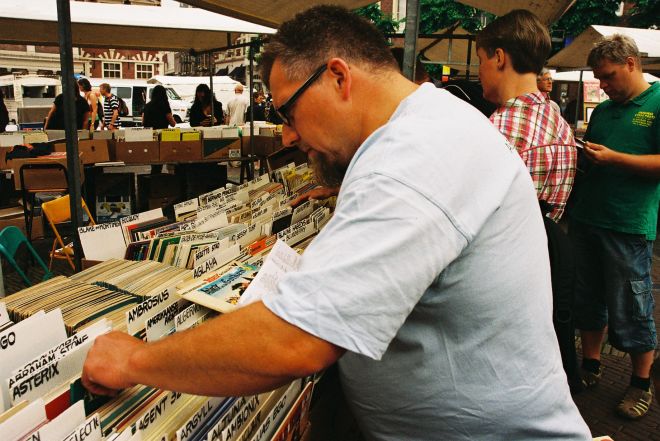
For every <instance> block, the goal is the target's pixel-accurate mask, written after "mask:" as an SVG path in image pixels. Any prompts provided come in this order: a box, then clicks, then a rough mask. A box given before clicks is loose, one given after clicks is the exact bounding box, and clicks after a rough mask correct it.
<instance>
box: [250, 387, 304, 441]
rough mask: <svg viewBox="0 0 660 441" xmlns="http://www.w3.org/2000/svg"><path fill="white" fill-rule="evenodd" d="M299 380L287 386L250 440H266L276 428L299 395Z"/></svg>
mask: <svg viewBox="0 0 660 441" xmlns="http://www.w3.org/2000/svg"><path fill="white" fill-rule="evenodd" d="M301 387H302V386H301V380H296V381H294V382H293V383H291V385H290V386H289V387H288V389H287V390H286V392H284V394H283V395H282V396H281V397H280V399H279V400H278V401H277V403H276V404H275V406H273V409H272V410H271V411H270V412H269V414H268V415H267V416H266V418H265V419H264V421H263V423H261V427H259V430H258V431H257V433H255V434H254V436H253V437H252V441H268V440H270V438H271V437H272V436H273V434H274V433H275V430H277V427H278V426H279V424H280V423H281V422H282V420H283V419H284V416H285V415H286V413H287V412H288V411H289V409H290V408H291V406H292V405H293V403H294V401H295V400H296V399H297V398H298V396H299V395H300V390H301Z"/></svg>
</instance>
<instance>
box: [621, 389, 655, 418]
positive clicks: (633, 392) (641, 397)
mask: <svg viewBox="0 0 660 441" xmlns="http://www.w3.org/2000/svg"><path fill="white" fill-rule="evenodd" d="M652 400H653V393H652V392H651V388H649V389H648V390H643V389H639V388H637V387H632V386H628V389H627V390H626V394H625V395H624V396H623V400H621V402H620V403H619V405H618V406H616V411H617V413H618V414H619V415H621V416H622V417H625V418H629V419H631V420H636V419H639V418H641V417H643V416H644V415H646V412H648V411H649V407H651V401H652Z"/></svg>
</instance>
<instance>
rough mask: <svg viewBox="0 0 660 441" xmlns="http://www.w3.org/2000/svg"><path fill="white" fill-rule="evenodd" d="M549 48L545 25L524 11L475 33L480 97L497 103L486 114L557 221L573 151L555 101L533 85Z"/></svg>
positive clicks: (568, 182) (571, 174) (569, 181)
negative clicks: (523, 165) (480, 89)
mask: <svg viewBox="0 0 660 441" xmlns="http://www.w3.org/2000/svg"><path fill="white" fill-rule="evenodd" d="M549 53H550V34H549V33H548V28H547V27H546V26H545V25H543V23H541V21H540V20H539V19H538V18H537V17H536V16H535V15H534V14H532V13H531V12H529V11H524V10H516V11H511V12H510V13H509V14H506V15H504V16H502V17H500V18H499V19H497V20H495V21H494V22H492V23H491V24H490V25H488V26H487V27H486V28H485V29H484V30H483V31H481V32H480V33H479V35H477V56H478V57H479V63H480V65H479V79H480V80H481V83H482V86H483V89H484V97H485V98H486V99H487V100H489V101H491V102H493V103H495V104H497V105H498V108H497V109H496V110H495V112H494V113H493V114H492V115H491V117H490V120H491V121H492V123H493V124H494V125H495V127H497V128H498V129H499V131H500V132H501V133H502V134H503V135H504V136H505V137H506V138H507V139H508V140H509V142H510V143H511V145H512V146H513V147H515V149H516V150H517V151H518V153H519V154H520V156H521V157H522V159H523V161H524V162H525V164H527V167H528V168H529V172H530V174H531V176H532V181H533V182H534V185H535V187H536V194H537V196H538V198H539V200H540V201H543V202H544V203H542V206H544V211H546V215H547V216H548V217H549V218H550V219H552V220H553V221H555V222H558V221H559V219H560V218H561V216H562V214H563V213H564V207H565V206H566V201H567V200H568V196H569V194H570V193H571V188H572V187H573V179H574V177H575V169H576V163H577V151H576V149H575V140H574V138H573V134H572V133H571V129H570V127H569V125H568V123H567V122H566V121H565V120H564V119H563V118H562V117H561V113H560V110H559V106H557V104H556V103H555V102H553V101H551V100H550V99H549V98H548V96H547V94H545V93H542V92H540V91H539V90H538V87H537V83H536V77H537V75H538V74H539V72H541V70H542V69H543V64H544V63H545V60H546V58H547V56H548V54H549Z"/></svg>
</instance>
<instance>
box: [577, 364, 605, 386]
mask: <svg viewBox="0 0 660 441" xmlns="http://www.w3.org/2000/svg"><path fill="white" fill-rule="evenodd" d="M602 376H603V366H599V367H598V373H597V374H595V373H593V372H591V371H588V370H586V369H580V377H581V378H582V387H583V389H591V388H592V387H596V386H598V383H600V377H602Z"/></svg>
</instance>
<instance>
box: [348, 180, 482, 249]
mask: <svg viewBox="0 0 660 441" xmlns="http://www.w3.org/2000/svg"><path fill="white" fill-rule="evenodd" d="M374 175H378V176H383V177H385V178H388V179H391V180H393V181H396V182H398V183H399V184H401V185H403V186H405V187H408V188H409V189H411V190H413V191H414V192H416V193H418V194H420V195H421V196H423V197H424V199H426V200H427V201H428V202H429V203H431V204H432V205H434V206H435V207H436V208H437V209H438V210H440V211H442V213H443V214H444V215H445V216H446V217H447V219H449V222H451V224H452V226H453V227H454V228H455V229H456V231H458V232H459V233H460V234H461V236H463V238H464V239H465V240H466V241H467V242H468V243H470V242H471V237H472V236H471V235H470V234H469V233H468V232H467V231H465V229H464V228H463V227H461V226H460V225H459V222H458V219H456V218H455V217H454V216H453V215H451V214H450V213H449V211H448V210H447V208H446V207H444V206H442V205H441V204H439V203H437V202H436V201H434V200H433V199H432V198H431V197H430V196H428V194H427V193H426V192H425V191H422V190H421V189H419V188H417V187H415V186H414V185H412V184H410V183H408V182H405V181H403V180H401V179H400V178H397V177H395V176H392V175H389V174H387V173H384V172H382V171H373V172H369V173H367V174H364V175H361V176H356V177H355V178H352V179H351V181H350V182H353V181H357V180H358V179H365V178H368V177H370V176H374Z"/></svg>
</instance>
